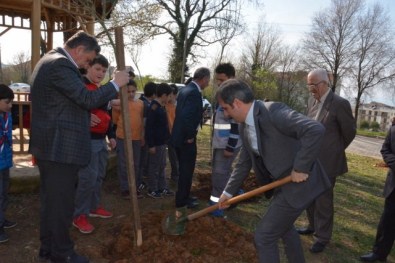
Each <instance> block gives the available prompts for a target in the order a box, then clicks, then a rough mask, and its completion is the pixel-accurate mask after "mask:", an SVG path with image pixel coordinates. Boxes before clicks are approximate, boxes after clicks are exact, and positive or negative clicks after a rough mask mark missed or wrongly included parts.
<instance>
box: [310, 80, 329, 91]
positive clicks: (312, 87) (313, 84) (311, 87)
mask: <svg viewBox="0 0 395 263" xmlns="http://www.w3.org/2000/svg"><path fill="white" fill-rule="evenodd" d="M323 82H325V81H323V80H321V81H320V82H317V83H312V84H307V87H308V88H309V89H315V88H316V87H317V86H318V85H320V84H321V83H323Z"/></svg>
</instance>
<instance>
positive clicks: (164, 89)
mask: <svg viewBox="0 0 395 263" xmlns="http://www.w3.org/2000/svg"><path fill="white" fill-rule="evenodd" d="M171 92H172V89H171V87H170V85H169V84H167V83H160V84H159V85H158V86H157V88H156V96H157V97H160V96H162V95H163V94H166V95H169V94H170V93H171Z"/></svg>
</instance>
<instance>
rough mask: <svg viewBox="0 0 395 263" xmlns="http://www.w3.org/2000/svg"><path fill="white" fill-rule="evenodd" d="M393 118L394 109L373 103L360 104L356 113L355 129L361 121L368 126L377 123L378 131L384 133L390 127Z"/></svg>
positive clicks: (394, 115)
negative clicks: (365, 122)
mask: <svg viewBox="0 0 395 263" xmlns="http://www.w3.org/2000/svg"><path fill="white" fill-rule="evenodd" d="M393 117H395V107H392V106H389V105H386V104H384V103H380V102H375V101H372V102H370V103H366V104H363V103H361V105H360V107H359V112H358V120H357V127H359V125H360V124H361V123H362V122H363V121H367V122H368V123H369V124H372V123H373V122H377V123H378V124H379V126H380V130H382V131H385V130H387V129H388V127H390V125H391V120H392V118H393Z"/></svg>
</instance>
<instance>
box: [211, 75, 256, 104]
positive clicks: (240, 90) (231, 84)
mask: <svg viewBox="0 0 395 263" xmlns="http://www.w3.org/2000/svg"><path fill="white" fill-rule="evenodd" d="M215 97H216V98H220V99H221V100H222V101H223V102H225V103H226V104H229V105H232V104H233V102H234V100H235V99H239V100H240V101H242V102H244V103H250V102H253V101H254V93H253V92H252V89H251V88H250V87H249V86H248V85H247V83H245V82H244V81H242V80H238V79H228V80H226V81H224V82H223V83H222V84H221V86H220V87H219V89H218V91H217V93H216V94H215Z"/></svg>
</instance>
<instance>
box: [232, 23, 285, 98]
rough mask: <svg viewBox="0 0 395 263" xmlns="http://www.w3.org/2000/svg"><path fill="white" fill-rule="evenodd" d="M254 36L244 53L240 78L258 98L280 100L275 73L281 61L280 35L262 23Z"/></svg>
mask: <svg viewBox="0 0 395 263" xmlns="http://www.w3.org/2000/svg"><path fill="white" fill-rule="evenodd" d="M262 21H263V20H262ZM252 35H253V36H252V37H251V40H250V42H248V43H247V47H246V49H245V50H244V51H243V53H242V56H241V65H239V68H240V69H239V70H238V71H239V72H240V74H239V75H238V76H239V77H240V78H241V79H244V80H245V81H246V82H247V83H249V84H250V86H251V87H252V89H253V90H254V92H255V94H256V96H257V97H258V98H261V99H270V100H278V97H277V96H278V94H277V85H276V76H275V74H274V71H275V69H276V67H277V66H278V62H279V59H280V50H281V45H282V43H281V39H280V33H279V31H278V30H277V29H276V28H274V27H272V26H270V25H268V24H267V23H266V22H260V23H259V24H258V27H257V30H256V32H253V33H252Z"/></svg>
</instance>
